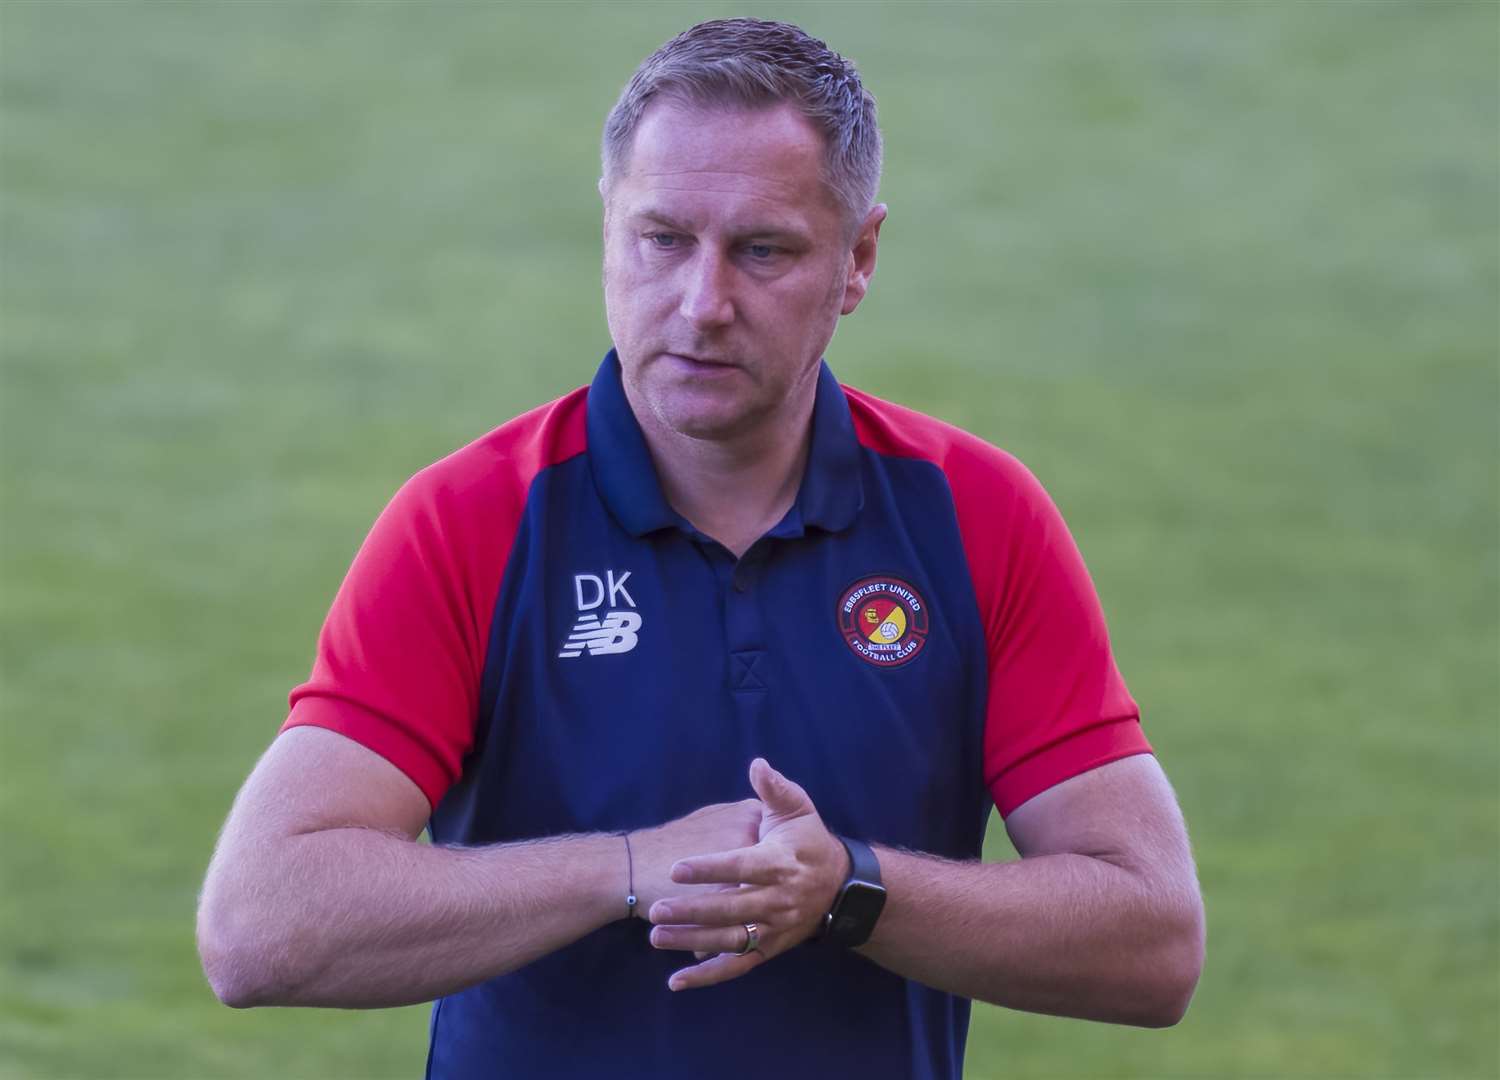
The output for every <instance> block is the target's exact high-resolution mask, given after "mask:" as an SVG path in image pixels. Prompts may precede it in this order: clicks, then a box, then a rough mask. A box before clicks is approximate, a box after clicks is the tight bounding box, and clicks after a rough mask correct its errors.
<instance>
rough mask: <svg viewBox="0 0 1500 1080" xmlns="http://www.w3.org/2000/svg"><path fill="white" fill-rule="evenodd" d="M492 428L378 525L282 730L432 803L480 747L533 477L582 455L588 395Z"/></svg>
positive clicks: (416, 485) (424, 476) (420, 477)
mask: <svg viewBox="0 0 1500 1080" xmlns="http://www.w3.org/2000/svg"><path fill="white" fill-rule="evenodd" d="M585 393H586V392H585V391H583V390H579V391H575V392H574V393H573V394H570V395H568V396H567V397H565V398H562V399H560V400H559V401H557V402H554V403H552V404H550V405H546V406H543V407H542V408H540V409H537V410H535V411H533V412H530V413H527V414H526V415H524V416H521V417H518V418H517V419H515V420H513V421H511V422H510V423H509V424H506V425H504V426H503V427H501V428H498V429H496V430H495V431H493V432H491V433H490V434H489V435H487V436H485V437H484V438H483V439H480V440H479V441H478V442H475V443H473V444H471V445H469V446H466V447H464V448H463V449H462V450H459V451H457V452H456V453H454V454H452V455H450V456H449V457H447V458H444V459H443V460H442V461H440V462H438V463H437V464H435V465H432V466H430V467H429V468H427V469H424V470H423V471H422V472H420V473H418V474H417V475H416V476H414V477H412V479H411V480H409V481H408V482H407V483H406V484H405V485H404V486H403V487H402V488H401V490H400V491H399V492H398V493H397V494H396V497H395V498H394V499H392V500H391V503H390V505H389V506H387V507H386V508H385V511H384V512H383V513H382V514H381V515H380V517H379V518H378V519H377V520H376V522H375V525H374V527H373V528H372V529H371V530H370V534H369V536H367V537H366V538H365V542H364V544H363V545H362V546H361V547H360V550H359V554H358V555H356V556H355V558H354V564H353V565H352V566H351V567H350V569H349V573H348V575H347V576H346V577H345V579H344V583H343V585H342V586H341V587H340V588H339V591H338V595H337V596H336V597H335V599H334V601H333V606H332V608H331V609H330V610H329V612H328V618H327V619H326V620H325V622H324V624H323V630H322V633H321V634H320V635H319V637H318V650H317V655H316V658H315V659H314V661H313V669H312V675H311V676H310V677H309V679H308V680H307V682H305V683H303V684H302V685H301V686H299V687H297V688H296V689H295V690H293V691H292V693H291V699H290V701H291V715H290V716H289V717H288V718H287V721H286V723H285V724H284V725H283V726H282V730H283V731H285V730H287V729H288V728H293V727H299V726H302V725H312V726H315V727H323V728H328V729H330V730H332V731H337V732H339V733H340V734H342V735H346V736H348V737H349V738H351V739H353V740H355V741H356V742H358V743H360V744H362V745H364V746H366V747H368V748H369V749H371V750H373V751H375V752H376V753H377V754H380V755H381V756H382V757H384V758H385V759H386V760H388V761H390V762H391V763H392V764H393V765H395V766H396V767H397V768H398V769H400V770H401V771H402V772H404V773H405V774H406V775H407V776H408V777H410V778H411V780H412V781H413V783H415V784H416V785H417V787H419V788H421V790H422V794H423V795H425V796H426V797H427V801H428V802H429V803H430V804H431V805H433V806H436V805H437V803H438V800H439V799H441V798H442V796H443V793H444V792H445V791H447V790H448V788H449V787H450V786H451V785H452V784H453V782H454V781H455V780H456V779H457V778H458V775H459V771H460V769H461V766H462V762H463V758H464V755H465V754H466V753H467V752H468V751H469V748H470V747H471V746H472V744H473V737H474V725H475V722H476V719H477V717H478V712H479V685H480V680H481V678H482V676H483V673H484V664H485V653H486V650H487V647H488V642H489V632H490V622H491V619H492V617H493V613H494V607H495V600H496V597H497V596H498V595H499V591H500V579H501V575H502V573H503V572H504V569H505V563H506V560H507V559H508V558H509V555H510V549H511V544H512V541H513V540H514V537H515V534H516V530H517V528H518V527H519V525H520V522H521V515H522V513H523V511H524V509H525V502H526V494H527V490H528V489H529V487H530V485H531V481H532V479H534V478H535V476H536V474H537V473H538V472H540V471H541V470H542V469H543V468H545V467H547V466H548V465H551V464H555V463H557V462H560V461H562V460H565V459H566V458H568V457H571V456H573V455H574V454H577V453H579V452H581V451H582V450H583V444H584V423H583V414H584V395H585Z"/></svg>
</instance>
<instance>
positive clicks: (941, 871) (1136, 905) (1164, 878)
mask: <svg viewBox="0 0 1500 1080" xmlns="http://www.w3.org/2000/svg"><path fill="white" fill-rule="evenodd" d="M773 776H775V777H776V779H775V780H774V781H772V782H770V783H769V784H766V783H762V782H757V783H756V790H757V792H759V793H760V794H761V797H762V799H763V800H764V801H765V803H766V806H767V814H768V815H780V817H781V822H780V823H779V824H780V827H779V828H773V829H772V830H770V831H769V832H766V833H765V835H763V838H762V840H761V842H760V843H759V844H757V845H756V846H755V847H752V848H748V849H743V850H741V851H738V852H727V853H724V854H722V855H717V856H708V857H698V858H692V859H686V860H684V861H683V862H682V863H680V864H678V867H676V868H674V878H675V880H677V881H680V882H682V881H692V882H698V883H701V882H708V881H717V882H731V881H736V882H741V883H745V884H749V885H751V886H752V887H751V888H749V889H742V890H740V891H739V892H738V893H729V894H721V895H700V896H696V897H681V898H678V897H669V898H667V899H665V900H663V901H662V902H661V903H659V904H657V905H655V907H654V908H653V910H652V912H651V918H652V921H653V922H657V923H664V924H667V925H661V926H658V927H657V929H656V930H655V931H654V932H653V935H652V941H653V943H654V944H656V945H657V946H658V947H660V948H686V949H696V950H700V951H706V952H713V951H726V952H727V951H731V950H733V949H735V948H737V947H738V946H739V944H740V943H742V942H743V938H744V930H743V929H742V928H741V927H740V925H739V924H741V923H746V922H755V923H758V924H761V926H762V932H761V941H762V943H763V944H762V952H761V953H758V954H757V953H751V954H748V955H747V956H743V957H740V956H728V955H721V956H716V957H713V958H711V959H709V960H706V961H705V962H703V963H701V964H699V965H697V966H696V967H692V968H687V969H684V970H682V971H678V972H676V973H675V974H674V975H673V977H672V985H673V986H674V988H676V989H688V988H691V987H696V986H708V985H711V984H713V983H716V982H722V981H724V980H726V979H731V978H734V977H736V976H738V975H741V974H743V973H744V972H745V971H748V970H750V968H752V967H754V966H755V965H757V964H759V963H761V962H763V961H764V960H765V959H766V958H768V957H774V956H775V955H777V954H778V953H780V952H783V951H785V950H786V949H788V948H790V947H792V946H793V945H796V944H798V943H800V942H802V941H804V940H806V939H807V938H808V937H810V936H812V935H813V934H814V933H815V932H816V931H817V929H818V923H819V920H820V919H821V917H822V914H823V913H824V912H826V911H827V910H828V908H829V907H830V905H831V903H832V900H833V895H834V893H835V891H836V890H837V888H838V885H839V884H840V883H841V882H842V880H843V877H844V875H845V873H846V872H847V870H846V867H847V856H846V855H844V853H843V850H842V845H840V844H838V842H837V841H836V840H834V839H833V838H832V837H831V836H830V835H829V834H828V832H827V830H826V829H824V828H823V827H822V822H821V821H820V820H818V818H817V812H816V810H815V809H814V808H813V805H812V803H811V801H810V800H808V799H807V796H806V793H805V792H803V791H802V789H801V788H800V787H798V786H797V785H795V784H792V783H791V782H790V781H787V780H785V778H782V777H779V774H774V773H773ZM755 780H756V776H755V773H754V771H752V781H755ZM783 785H784V787H783ZM778 788H781V789H782V790H781V791H780V792H778V790H777V789H778ZM1006 824H1007V828H1008V830H1009V832H1010V834H1011V837H1012V839H1013V840H1014V841H1015V844H1016V848H1017V850H1018V851H1019V852H1020V853H1021V856H1022V858H1021V859H1020V860H1019V861H1013V862H1008V863H977V862H953V861H949V860H944V859H937V858H933V857H931V856H926V855H918V854H912V853H909V852H903V851H897V850H894V849H890V848H878V849H877V854H878V857H879V859H880V866H881V876H882V878H883V879H884V882H885V886H886V891H887V901H886V906H885V910H884V912H883V913H882V914H881V917H880V920H879V922H878V923H877V924H876V927H875V932H874V934H873V936H872V937H871V939H870V940H869V942H867V943H866V944H865V945H864V946H862V947H861V949H860V951H861V952H863V953H864V954H865V955H867V956H868V957H870V959H872V960H874V961H875V962H876V963H879V964H880V965H882V966H883V967H886V968H889V969H890V970H892V971H894V972H896V973H897V974H899V975H903V976H905V977H907V978H910V979H915V980H917V981H919V982H923V983H926V984H927V985H929V986H934V987H937V988H938V989H941V990H946V991H949V992H950V993H955V994H962V995H964V996H967V997H974V998H979V999H981V1000H983V1001H988V1002H990V1003H992V1004H996V1005H1003V1006H1006V1007H1009V1008H1014V1009H1024V1010H1028V1011H1032V1012H1045V1013H1053V1014H1056V1015H1061V1016H1076V1017H1084V1018H1088V1019H1094V1020H1107V1021H1112V1022H1115V1023H1128V1024H1140V1025H1145V1026H1165V1025H1168V1024H1173V1023H1176V1022H1177V1021H1178V1020H1179V1019H1181V1017H1182V1015H1183V1014H1184V1013H1185V1012H1186V1010H1187V1005H1188V1001H1189V1000H1190V999H1191V997H1192V992H1193V989H1194V987H1195V986H1196V984H1197V980H1198V974H1199V971H1200V970H1201V967H1202V962H1203V905H1202V900H1201V898H1200V897H1199V893H1198V885H1197V878H1196V874H1195V872H1194V869H1193V862H1192V855H1191V852H1190V851H1189V848H1188V842H1187V832H1186V829H1185V827H1184V825H1183V822H1182V816H1181V814H1180V813H1179V811H1178V809H1177V803H1176V799H1175V798H1174V797H1173V795H1172V790H1171V787H1170V786H1169V785H1168V783H1167V780H1166V777H1165V776H1164V775H1163V773H1162V771H1161V768H1160V767H1159V766H1158V765H1157V763H1156V759H1155V758H1153V757H1151V756H1150V755H1138V756H1135V757H1130V758H1125V759H1123V760H1121V761H1116V762H1113V763H1112V764H1109V765H1105V766H1102V767H1100V768H1098V769H1094V770H1092V771H1090V772H1087V773H1084V774H1082V775H1080V776H1076V777H1074V778H1072V779H1071V780H1067V781H1064V782H1063V783H1061V784H1058V785H1056V786H1055V787H1053V788H1051V789H1049V790H1048V791H1045V792H1043V793H1041V794H1040V795H1037V796H1036V797H1035V798H1033V799H1031V800H1030V801H1028V802H1027V803H1025V804H1024V805H1022V806H1021V807H1019V808H1017V809H1016V810H1015V811H1013V812H1012V813H1011V815H1010V818H1009V819H1008V820H1007V823H1006ZM763 832H764V830H763ZM683 924H691V925H683Z"/></svg>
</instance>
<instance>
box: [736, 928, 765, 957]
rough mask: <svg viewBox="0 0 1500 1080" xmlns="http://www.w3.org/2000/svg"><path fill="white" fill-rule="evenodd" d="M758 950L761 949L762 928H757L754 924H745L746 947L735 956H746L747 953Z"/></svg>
mask: <svg viewBox="0 0 1500 1080" xmlns="http://www.w3.org/2000/svg"><path fill="white" fill-rule="evenodd" d="M758 948H760V927H758V926H756V925H755V924H754V923H753V922H747V923H746V924H745V945H744V947H743V948H741V949H740V951H739V952H737V953H735V954H734V955H735V956H744V955H745V954H746V953H751V952H754V951H755V950H756V949H758Z"/></svg>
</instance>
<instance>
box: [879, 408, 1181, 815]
mask: <svg viewBox="0 0 1500 1080" xmlns="http://www.w3.org/2000/svg"><path fill="white" fill-rule="evenodd" d="M849 396H850V402H851V405H857V406H858V408H857V409H856V412H855V417H856V424H857V426H858V427H859V428H860V429H861V439H862V441H865V442H866V443H867V445H872V446H873V448H875V449H885V450H886V452H900V451H901V449H904V452H905V453H906V454H907V455H908V456H919V457H924V458H926V459H928V460H930V461H932V462H933V463H934V464H936V465H937V466H938V467H939V468H941V469H942V471H943V473H944V475H945V476H946V477H947V479H948V483H949V487H950V489H951V490H952V492H953V500H954V505H955V509H956V510H957V513H958V525H959V531H960V533H961V535H962V538H963V545H964V553H965V556H966V557H967V561H968V564H969V573H970V576H971V578H972V580H973V583H974V592H975V598H976V600H977V601H978V604H979V616H980V619H981V620H982V621H983V624H984V634H985V645H986V650H987V652H988V659H989V691H988V702H987V705H986V713H985V733H984V781H985V785H986V786H987V787H988V788H989V789H990V792H991V794H992V795H993V796H994V798H995V804H996V805H997V806H998V807H999V809H1000V813H1001V814H1002V815H1005V814H1009V813H1010V812H1011V811H1012V810H1014V809H1015V808H1016V807H1018V806H1020V805H1021V804H1022V803H1024V802H1026V800H1028V799H1030V798H1031V797H1032V796H1034V795H1037V794H1040V793H1041V792H1043V791H1045V790H1046V789H1047V788H1049V787H1052V786H1053V785H1055V784H1059V783H1061V782H1062V781H1064V780H1067V779H1069V778H1071V777H1074V776H1077V775H1078V774H1080V773H1083V772H1087V771H1088V770H1090V769H1094V768H1098V767H1099V766H1100V765H1106V764H1108V763H1109V762H1111V761H1115V760H1118V759H1119V758H1123V757H1129V756H1130V755H1132V754H1146V753H1150V752H1151V745H1150V744H1149V743H1148V742H1147V741H1146V737H1145V734H1144V733H1143V732H1142V731H1141V725H1140V710H1139V709H1138V708H1137V707H1136V703H1135V701H1134V700H1133V699H1132V698H1131V696H1130V691H1129V690H1128V689H1127V688H1126V686H1125V680H1124V679H1123V678H1122V677H1121V675H1120V671H1119V669H1118V668H1117V667H1116V665H1115V660H1114V656H1113V653H1112V652H1111V650H1110V645H1109V633H1108V630H1107V629H1106V627H1105V623H1104V612H1103V610H1102V609H1101V607H1100V605H1099V598H1098V594H1097V593H1096V592H1095V590H1094V584H1093V581H1092V580H1091V579H1090V578H1089V574H1088V570H1087V569H1086V568H1085V566H1084V564H1083V557H1082V556H1081V555H1080V554H1079V552H1078V547H1077V545H1076V544H1075V543H1074V542H1073V537H1072V535H1071V534H1070V533H1069V532H1068V528H1067V526H1066V525H1065V524H1064V523H1063V519H1062V515H1061V514H1060V513H1059V512H1058V510H1057V507H1056V506H1055V505H1054V504H1053V502H1052V499H1051V498H1050V497H1049V496H1048V495H1047V492H1046V491H1044V490H1043V488H1042V486H1041V484H1040V483H1039V482H1038V481H1037V479H1036V477H1034V476H1032V475H1031V473H1030V472H1029V471H1028V470H1027V469H1026V467H1025V466H1024V465H1022V464H1021V463H1020V462H1019V461H1017V460H1016V459H1015V458H1013V457H1011V456H1010V455H1009V454H1006V453H1005V452H1004V451H1001V450H997V449H996V448H995V447H993V446H990V445H989V444H988V443H985V442H983V441H982V440H980V439H977V438H975V437H974V436H972V435H969V434H968V433H966V432H963V431H960V430H958V429H957V428H952V427H949V426H948V425H946V424H941V423H939V422H937V421H935V420H932V419H930V418H928V417H925V416H922V415H921V414H920V413H914V412H911V411H910V410H904V409H900V408H899V407H897V406H892V405H889V404H887V403H885V402H877V401H876V400H875V399H871V398H869V397H868V396H867V395H862V394H858V392H857V391H850V392H849ZM861 414H863V415H861Z"/></svg>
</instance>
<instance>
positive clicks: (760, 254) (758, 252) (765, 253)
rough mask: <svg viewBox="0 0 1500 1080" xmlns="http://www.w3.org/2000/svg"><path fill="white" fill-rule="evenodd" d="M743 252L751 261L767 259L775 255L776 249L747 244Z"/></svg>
mask: <svg viewBox="0 0 1500 1080" xmlns="http://www.w3.org/2000/svg"><path fill="white" fill-rule="evenodd" d="M745 251H746V252H747V253H748V254H749V256H750V257H751V258H752V259H769V258H770V257H771V256H772V255H775V254H776V249H775V248H773V247H772V246H771V245H770V244H747V245H745Z"/></svg>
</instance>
